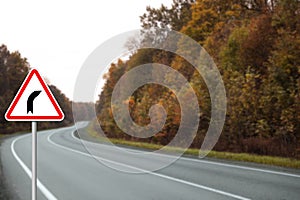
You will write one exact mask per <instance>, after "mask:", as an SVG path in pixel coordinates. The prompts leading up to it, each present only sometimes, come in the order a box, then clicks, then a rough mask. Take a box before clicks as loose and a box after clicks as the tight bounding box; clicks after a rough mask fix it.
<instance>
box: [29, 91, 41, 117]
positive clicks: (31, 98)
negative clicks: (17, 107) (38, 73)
mask: <svg viewBox="0 0 300 200" xmlns="http://www.w3.org/2000/svg"><path fill="white" fill-rule="evenodd" d="M40 93H41V90H38V91H34V92H32V93H31V94H30V95H29V97H28V99H27V114H28V113H29V112H31V113H32V114H33V100H34V99H35V98H36V97H37V96H39V94H40Z"/></svg>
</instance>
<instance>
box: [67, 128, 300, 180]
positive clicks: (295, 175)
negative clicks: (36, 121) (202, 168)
mask: <svg viewBox="0 0 300 200" xmlns="http://www.w3.org/2000/svg"><path fill="white" fill-rule="evenodd" d="M71 135H72V137H73V138H75V139H76V140H79V141H81V140H83V139H79V138H77V137H76V136H74V132H72V134H71ZM81 143H82V144H84V143H91V144H95V145H107V144H99V143H95V142H90V141H87V140H84V142H83V141H81ZM118 148H120V149H122V148H123V149H126V148H124V147H119V146H118ZM127 151H128V150H127ZM130 151H132V152H137V153H145V151H140V150H130ZM155 155H157V156H161V157H169V158H174V156H172V155H167V154H161V153H156V154H155ZM179 160H187V161H192V162H197V163H205V164H210V165H218V166H222V167H229V168H235V169H243V170H249V171H256V172H262V173H268V174H276V175H281V176H290V177H294V178H300V175H298V174H292V173H287V172H279V171H273V170H267V169H259V168H254V167H246V166H241V165H233V164H226V163H219V162H214V161H207V160H199V159H197V158H187V157H180V158H179Z"/></svg>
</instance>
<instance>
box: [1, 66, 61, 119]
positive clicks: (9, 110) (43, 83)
mask: <svg viewBox="0 0 300 200" xmlns="http://www.w3.org/2000/svg"><path fill="white" fill-rule="evenodd" d="M34 74H35V75H36V77H37V78H38V80H39V82H40V83H41V85H42V87H43V89H44V91H45V92H46V94H47V96H48V97H49V100H50V101H51V103H52V105H53V106H54V108H55V110H56V112H57V114H58V116H11V114H12V112H13V110H14V109H15V107H16V105H17V103H18V102H19V100H20V98H21V96H22V95H23V93H24V91H25V89H26V87H27V86H28V84H29V83H30V81H31V79H32V77H33V75H34ZM5 119H6V120H7V121H62V120H63V119H64V113H63V112H62V110H61V108H60V107H59V105H58V103H57V101H56V100H55V98H54V97H53V95H52V93H51V92H50V89H49V87H48V86H47V84H46V83H45V81H44V80H43V78H42V77H41V75H40V74H39V72H38V71H37V70H36V69H32V70H31V71H30V72H29V73H28V75H27V76H26V78H25V80H24V81H23V83H22V85H21V87H20V89H19V91H18V92H17V95H16V96H15V98H14V99H13V101H12V103H11V104H10V106H9V108H8V110H7V112H6V113H5Z"/></svg>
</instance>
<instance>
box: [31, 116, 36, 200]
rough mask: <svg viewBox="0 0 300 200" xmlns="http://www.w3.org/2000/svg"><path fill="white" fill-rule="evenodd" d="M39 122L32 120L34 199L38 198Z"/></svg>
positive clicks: (32, 192)
mask: <svg viewBox="0 0 300 200" xmlns="http://www.w3.org/2000/svg"><path fill="white" fill-rule="evenodd" d="M36 131H37V122H32V158H31V159H32V165H31V171H32V176H31V180H32V191H31V195H32V200H36V186H37V181H36V180H37V162H36V161H37V134H36Z"/></svg>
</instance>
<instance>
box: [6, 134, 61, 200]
mask: <svg viewBox="0 0 300 200" xmlns="http://www.w3.org/2000/svg"><path fill="white" fill-rule="evenodd" d="M28 136H29V135H24V136H21V137H18V138H16V139H14V140H13V142H12V143H11V146H10V149H11V152H12V154H13V156H14V157H15V159H16V160H17V162H18V163H19V164H20V166H21V167H22V168H23V170H24V171H25V172H26V174H27V175H28V176H29V178H30V179H31V177H32V172H31V170H30V169H29V168H28V167H27V166H26V165H25V164H24V162H23V161H22V160H21V158H20V157H19V156H18V154H17V153H16V151H15V149H14V147H15V143H16V142H17V141H18V140H20V139H22V138H24V137H28ZM37 187H38V188H39V190H40V191H41V192H42V194H43V195H44V196H45V197H46V198H47V199H49V200H57V198H56V197H55V196H54V195H53V194H52V193H51V192H50V191H49V190H48V189H47V188H46V187H45V186H44V184H42V182H41V181H40V180H39V179H37Z"/></svg>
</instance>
